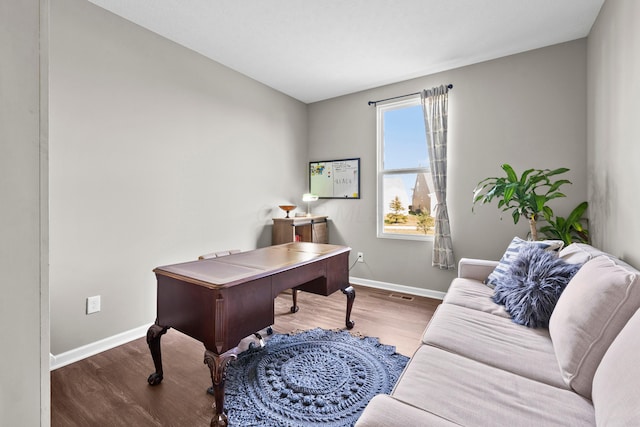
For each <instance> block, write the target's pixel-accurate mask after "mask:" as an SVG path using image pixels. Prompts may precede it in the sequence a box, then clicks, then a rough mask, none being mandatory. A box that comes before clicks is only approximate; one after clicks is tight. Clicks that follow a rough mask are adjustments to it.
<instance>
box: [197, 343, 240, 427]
mask: <svg viewBox="0 0 640 427" xmlns="http://www.w3.org/2000/svg"><path fill="white" fill-rule="evenodd" d="M237 356H238V348H237V347H236V348H232V349H231V350H229V351H227V352H225V353H222V354H215V353H214V352H212V351H209V350H205V352H204V363H205V364H206V365H208V366H209V370H210V371H211V382H212V383H213V395H214V396H215V402H216V415H215V416H214V417H213V418H212V419H211V427H226V426H227V424H228V422H227V414H225V413H224V381H225V377H226V371H227V365H228V364H229V362H231V360H232V359H235V358H236V357H237Z"/></svg>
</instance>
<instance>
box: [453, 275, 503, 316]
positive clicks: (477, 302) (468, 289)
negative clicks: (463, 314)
mask: <svg viewBox="0 0 640 427" xmlns="http://www.w3.org/2000/svg"><path fill="white" fill-rule="evenodd" d="M492 296H493V289H491V288H490V287H488V286H487V285H485V284H484V283H482V282H479V281H477V280H471V279H461V278H456V279H453V281H452V282H451V286H449V290H448V291H447V294H446V295H445V296H444V299H443V300H442V302H443V303H445V304H455V305H459V306H461V307H467V308H472V309H474V310H479V311H484V312H485V313H491V314H493V315H496V316H501V317H506V318H510V317H511V316H510V315H509V313H507V311H506V310H505V309H504V306H503V305H499V304H496V303H495V302H493V300H492V299H491V297H492Z"/></svg>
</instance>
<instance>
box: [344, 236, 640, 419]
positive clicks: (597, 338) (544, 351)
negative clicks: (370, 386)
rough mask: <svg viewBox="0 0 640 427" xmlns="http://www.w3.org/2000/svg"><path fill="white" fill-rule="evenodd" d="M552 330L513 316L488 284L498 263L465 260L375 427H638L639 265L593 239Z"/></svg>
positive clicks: (576, 257) (374, 405)
mask: <svg viewBox="0 0 640 427" xmlns="http://www.w3.org/2000/svg"><path fill="white" fill-rule="evenodd" d="M560 257H561V258H563V259H565V260H567V261H568V262H575V263H584V265H583V266H582V267H581V268H580V270H579V271H578V272H577V273H576V274H575V276H573V278H572V279H571V281H570V282H569V284H568V285H567V287H566V288H565V290H564V292H563V293H562V294H561V296H560V298H559V299H558V302H557V305H556V306H555V309H554V310H553V313H552V315H551V319H550V321H549V328H537V329H533V328H529V327H526V326H522V325H519V324H516V323H514V322H513V321H512V320H511V318H510V315H509V314H508V313H507V312H506V311H505V309H504V307H503V306H500V305H497V304H496V303H494V302H493V301H492V300H491V296H492V295H493V289H491V288H489V287H488V286H487V285H485V284H484V283H483V281H484V280H485V279H486V278H487V276H488V275H489V273H490V272H491V271H492V270H493V269H494V267H495V266H496V265H497V263H496V262H493V261H482V260H471V259H462V260H461V261H460V264H459V270H458V278H456V279H454V281H453V282H452V284H451V287H450V289H449V291H448V293H447V295H446V297H445V298H444V300H443V303H442V304H441V305H440V306H439V307H438V309H437V310H436V313H435V314H434V316H433V318H432V320H431V321H430V323H429V325H428V326H427V329H426V330H425V332H424V335H423V338H422V345H421V346H420V348H419V349H418V350H417V351H416V352H415V354H414V355H413V356H412V358H411V360H410V361H409V363H408V364H407V367H406V368H405V370H404V372H403V374H402V376H401V377H400V379H399V380H398V382H397V384H396V386H395V388H394V389H393V391H392V392H391V393H390V395H378V396H376V397H374V398H373V399H372V400H371V402H370V403H369V405H368V406H367V407H366V409H365V411H364V412H363V414H362V416H361V417H360V419H359V420H358V422H357V423H356V426H357V427H368V426H451V425H463V426H591V425H597V426H640V363H639V359H640V311H639V310H638V308H639V307H640V272H638V270H636V269H634V268H633V267H631V266H629V265H627V264H625V263H624V262H622V261H620V260H618V259H616V258H615V257H612V256H610V255H608V254H605V253H603V252H601V251H599V250H597V249H595V248H593V247H591V246H588V245H583V244H573V245H570V246H568V247H567V248H565V249H563V250H562V251H561V252H560Z"/></svg>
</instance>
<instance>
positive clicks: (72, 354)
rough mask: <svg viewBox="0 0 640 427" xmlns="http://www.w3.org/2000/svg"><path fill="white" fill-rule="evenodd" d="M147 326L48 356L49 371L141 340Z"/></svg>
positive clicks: (145, 333)
mask: <svg viewBox="0 0 640 427" xmlns="http://www.w3.org/2000/svg"><path fill="white" fill-rule="evenodd" d="M149 326H151V324H148V325H143V326H140V327H137V328H135V329H131V330H129V331H125V332H122V333H120V334H117V335H113V336H111V337H108V338H105V339H102V340H100V341H96V342H93V343H91V344H87V345H83V346H82V347H78V348H74V349H73V350H69V351H65V352H64V353H60V354H57V355H53V354H49V369H50V370H51V371H53V370H55V369H58V368H62V367H63V366H66V365H69V364H71V363H74V362H77V361H79V360H82V359H86V358H87V357H89V356H93V355H94V354H98V353H102V352H103V351H106V350H110V349H112V348H114V347H117V346H119V345H122V344H126V343H128V342H130V341H133V340H137V339H138V338H142V337H144V336H146V335H147V330H148V329H149Z"/></svg>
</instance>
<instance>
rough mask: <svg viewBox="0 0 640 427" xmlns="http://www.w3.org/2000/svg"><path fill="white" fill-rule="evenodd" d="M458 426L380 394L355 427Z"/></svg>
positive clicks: (372, 401) (369, 404) (370, 403)
mask: <svg viewBox="0 0 640 427" xmlns="http://www.w3.org/2000/svg"><path fill="white" fill-rule="evenodd" d="M455 425H457V424H455V423H452V422H451V421H447V420H445V419H444V418H442V417H439V416H437V415H434V414H432V413H431V412H427V411H424V410H422V409H419V408H415V407H413V406H410V405H407V404H406V403H403V402H400V401H399V400H397V399H394V398H393V397H391V396H389V395H387V394H379V395H377V396H375V397H374V398H373V399H371V401H370V402H369V403H368V404H367V408H366V409H365V411H364V412H363V413H362V415H361V416H360V418H358V421H357V422H356V424H355V427H369V426H376V427H379V426H403V427H404V426H429V427H441V426H443V427H449V426H455Z"/></svg>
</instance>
